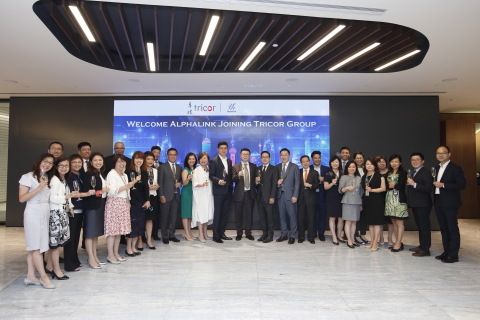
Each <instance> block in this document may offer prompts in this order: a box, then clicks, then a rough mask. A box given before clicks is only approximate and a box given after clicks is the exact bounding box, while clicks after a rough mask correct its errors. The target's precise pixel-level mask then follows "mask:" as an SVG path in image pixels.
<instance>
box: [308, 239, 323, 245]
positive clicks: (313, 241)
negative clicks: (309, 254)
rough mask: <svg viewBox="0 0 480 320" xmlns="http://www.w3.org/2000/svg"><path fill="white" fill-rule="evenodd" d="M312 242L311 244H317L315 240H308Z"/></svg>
mask: <svg viewBox="0 0 480 320" xmlns="http://www.w3.org/2000/svg"><path fill="white" fill-rule="evenodd" d="M308 241H310V243H311V244H315V240H313V239H311V240H308ZM322 241H325V240H322Z"/></svg>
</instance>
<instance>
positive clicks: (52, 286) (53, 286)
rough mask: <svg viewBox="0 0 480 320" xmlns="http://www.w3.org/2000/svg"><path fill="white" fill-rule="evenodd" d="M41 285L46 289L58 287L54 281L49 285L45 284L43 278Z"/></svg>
mask: <svg viewBox="0 0 480 320" xmlns="http://www.w3.org/2000/svg"><path fill="white" fill-rule="evenodd" d="M40 285H41V286H42V287H44V288H45V289H55V288H56V287H55V285H54V284H53V283H52V284H50V285H48V286H46V285H44V284H43V281H42V279H40Z"/></svg>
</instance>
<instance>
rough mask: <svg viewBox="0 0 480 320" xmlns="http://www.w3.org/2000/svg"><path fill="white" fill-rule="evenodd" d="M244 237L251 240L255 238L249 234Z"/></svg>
mask: <svg viewBox="0 0 480 320" xmlns="http://www.w3.org/2000/svg"><path fill="white" fill-rule="evenodd" d="M246 238H247V239H248V240H252V241H253V240H255V238H254V237H253V236H252V235H251V234H249V235H247V236H246Z"/></svg>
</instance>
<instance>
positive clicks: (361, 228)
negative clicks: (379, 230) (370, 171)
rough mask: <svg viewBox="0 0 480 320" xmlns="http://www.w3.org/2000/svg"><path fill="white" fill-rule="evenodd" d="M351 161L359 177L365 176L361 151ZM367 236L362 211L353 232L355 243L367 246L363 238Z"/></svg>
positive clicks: (367, 242) (366, 241) (363, 158)
mask: <svg viewBox="0 0 480 320" xmlns="http://www.w3.org/2000/svg"><path fill="white" fill-rule="evenodd" d="M353 160H354V161H355V163H356V164H357V168H358V172H359V173H360V177H363V175H364V174H365V156H364V155H363V153H362V151H357V152H355V153H354V154H353ZM366 234H367V223H366V221H365V214H364V213H363V210H362V211H360V220H358V222H357V227H356V230H355V242H356V243H358V244H363V245H366V244H369V243H370V241H368V240H367V239H366V238H365V235H366Z"/></svg>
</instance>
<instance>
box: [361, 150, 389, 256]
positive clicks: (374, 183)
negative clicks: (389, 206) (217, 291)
mask: <svg viewBox="0 0 480 320" xmlns="http://www.w3.org/2000/svg"><path fill="white" fill-rule="evenodd" d="M365 171H366V173H365V174H364V175H363V177H362V188H363V190H364V193H363V201H362V203H363V213H364V214H365V220H366V223H367V224H368V225H369V229H370V237H371V238H372V240H371V242H370V245H368V246H367V248H368V247H370V250H371V251H377V250H378V239H379V237H380V232H382V227H383V222H384V213H385V198H384V196H383V193H384V192H385V191H386V190H387V189H386V186H385V178H384V177H382V176H381V175H380V173H379V172H378V167H377V163H376V161H375V159H373V158H368V159H367V161H365Z"/></svg>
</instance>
